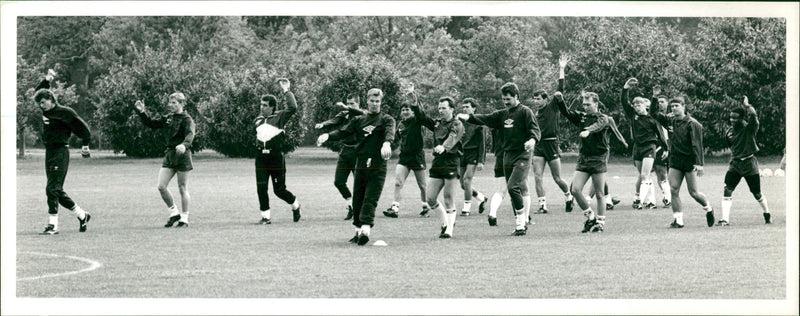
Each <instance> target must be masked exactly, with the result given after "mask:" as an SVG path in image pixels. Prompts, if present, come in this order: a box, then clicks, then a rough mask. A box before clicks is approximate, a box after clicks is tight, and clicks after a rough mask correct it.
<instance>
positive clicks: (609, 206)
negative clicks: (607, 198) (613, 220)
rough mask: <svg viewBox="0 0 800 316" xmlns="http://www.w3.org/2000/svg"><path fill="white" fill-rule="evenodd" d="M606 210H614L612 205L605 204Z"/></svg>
mask: <svg viewBox="0 0 800 316" xmlns="http://www.w3.org/2000/svg"><path fill="white" fill-rule="evenodd" d="M606 210H607V211H612V210H614V204H608V203H606Z"/></svg>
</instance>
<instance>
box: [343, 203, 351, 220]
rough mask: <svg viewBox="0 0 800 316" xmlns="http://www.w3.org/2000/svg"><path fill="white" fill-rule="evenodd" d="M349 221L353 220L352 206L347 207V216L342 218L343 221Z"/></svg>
mask: <svg viewBox="0 0 800 316" xmlns="http://www.w3.org/2000/svg"><path fill="white" fill-rule="evenodd" d="M351 219H353V206H352V205H348V206H347V216H345V217H344V220H346V221H349V220H351Z"/></svg>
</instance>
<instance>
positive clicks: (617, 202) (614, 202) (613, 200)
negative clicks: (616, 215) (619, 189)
mask: <svg viewBox="0 0 800 316" xmlns="http://www.w3.org/2000/svg"><path fill="white" fill-rule="evenodd" d="M619 202H622V201H620V200H619V199H618V198H616V197H613V196H612V197H611V203H613V204H614V205H617V204H619Z"/></svg>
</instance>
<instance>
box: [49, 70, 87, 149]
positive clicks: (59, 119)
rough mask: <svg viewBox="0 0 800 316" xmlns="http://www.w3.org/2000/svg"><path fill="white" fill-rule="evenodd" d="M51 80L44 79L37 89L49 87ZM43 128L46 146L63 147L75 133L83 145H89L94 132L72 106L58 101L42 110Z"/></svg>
mask: <svg viewBox="0 0 800 316" xmlns="http://www.w3.org/2000/svg"><path fill="white" fill-rule="evenodd" d="M49 88H50V82H49V81H47V80H43V81H42V82H40V83H39V85H38V86H36V91H39V90H41V89H49ZM42 120H43V123H44V124H43V129H42V142H43V143H44V146H45V148H57V147H63V146H65V145H67V144H68V143H69V137H70V136H71V135H72V134H73V133H74V134H75V135H77V136H78V137H80V138H81V143H82V144H83V146H89V143H90V142H91V140H92V133H91V131H90V130H89V125H88V124H86V122H85V121H84V120H83V119H81V118H80V116H78V113H76V112H75V110H73V109H72V108H70V107H68V106H61V105H58V104H57V103H56V104H54V106H53V108H51V109H50V110H47V111H42Z"/></svg>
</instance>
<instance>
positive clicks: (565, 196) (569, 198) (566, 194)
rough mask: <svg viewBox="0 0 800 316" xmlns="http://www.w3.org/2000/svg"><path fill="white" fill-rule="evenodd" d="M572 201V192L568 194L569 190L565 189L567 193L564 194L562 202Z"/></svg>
mask: <svg viewBox="0 0 800 316" xmlns="http://www.w3.org/2000/svg"><path fill="white" fill-rule="evenodd" d="M572 199H573V197H572V192H570V191H569V189H567V192H566V193H564V201H566V202H569V201H572Z"/></svg>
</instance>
